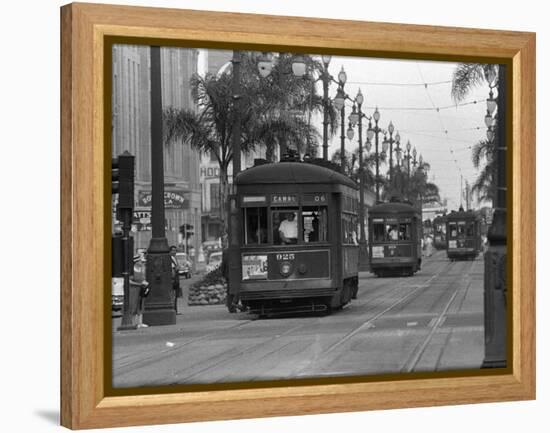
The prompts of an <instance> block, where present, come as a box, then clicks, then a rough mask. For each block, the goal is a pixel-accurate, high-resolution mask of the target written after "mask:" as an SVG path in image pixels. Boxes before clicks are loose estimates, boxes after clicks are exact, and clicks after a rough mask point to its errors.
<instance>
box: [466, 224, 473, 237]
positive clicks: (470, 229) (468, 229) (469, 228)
mask: <svg viewBox="0 0 550 433" xmlns="http://www.w3.org/2000/svg"><path fill="white" fill-rule="evenodd" d="M466 236H469V237H474V223H473V222H470V223H468V225H467V226H466Z"/></svg>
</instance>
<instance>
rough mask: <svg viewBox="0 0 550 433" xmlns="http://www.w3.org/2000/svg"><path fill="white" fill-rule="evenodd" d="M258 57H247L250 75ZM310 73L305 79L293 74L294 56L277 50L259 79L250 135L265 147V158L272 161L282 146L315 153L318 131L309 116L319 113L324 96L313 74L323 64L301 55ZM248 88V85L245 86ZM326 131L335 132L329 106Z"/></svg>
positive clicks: (254, 71) (254, 68)
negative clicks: (271, 63)
mask: <svg viewBox="0 0 550 433" xmlns="http://www.w3.org/2000/svg"><path fill="white" fill-rule="evenodd" d="M259 59H260V56H259V55H258V54H257V53H256V54H255V53H252V54H250V55H249V57H248V70H249V75H250V76H254V75H256V76H257V70H258V61H259ZM303 59H304V61H305V63H306V65H307V69H308V71H309V76H308V77H306V78H309V79H304V78H301V77H296V76H294V75H293V74H292V72H291V71H292V61H293V55H291V54H286V53H280V54H279V57H278V61H277V63H276V65H275V66H274V67H273V69H272V71H271V73H270V74H269V75H268V76H267V77H265V78H263V79H260V80H259V82H258V87H257V89H256V92H255V102H256V104H255V110H254V112H253V114H254V116H255V119H254V121H253V122H251V124H250V126H251V130H250V131H249V132H250V135H251V137H253V138H254V140H255V141H256V142H257V144H259V145H262V146H265V149H266V159H267V160H269V161H273V160H274V156H275V149H276V148H277V147H278V148H281V147H282V146H283V145H284V146H289V147H290V148H294V149H295V150H296V151H297V153H298V154H299V155H304V154H306V153H307V154H309V155H310V156H315V155H316V153H317V152H316V148H317V146H318V144H319V139H320V134H319V131H317V129H316V128H315V127H313V126H312V125H311V121H310V120H311V116H312V114H314V113H322V111H323V109H324V105H323V98H322V97H321V96H320V95H318V94H317V89H316V87H315V81H314V80H313V77H314V76H315V75H318V74H319V73H320V71H321V68H322V65H321V64H320V63H319V62H317V61H315V60H314V59H313V58H311V57H310V56H304V58H303ZM247 88H248V87H247ZM328 117H329V126H330V128H329V134H330V136H332V135H334V134H335V133H336V129H337V125H338V120H337V117H338V116H337V113H336V110H335V109H334V108H333V107H332V106H329V109H328Z"/></svg>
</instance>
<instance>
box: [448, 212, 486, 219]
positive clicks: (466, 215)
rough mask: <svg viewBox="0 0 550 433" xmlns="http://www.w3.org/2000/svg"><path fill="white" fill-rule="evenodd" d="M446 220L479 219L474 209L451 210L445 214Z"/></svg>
mask: <svg viewBox="0 0 550 433" xmlns="http://www.w3.org/2000/svg"><path fill="white" fill-rule="evenodd" d="M446 218H447V221H448V220H461V219H479V216H478V215H477V214H476V213H475V212H474V211H471V210H469V211H460V210H459V211H452V212H451V213H449V214H447V216H446Z"/></svg>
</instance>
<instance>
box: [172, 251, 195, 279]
mask: <svg viewBox="0 0 550 433" xmlns="http://www.w3.org/2000/svg"><path fill="white" fill-rule="evenodd" d="M176 261H177V262H178V265H179V270H178V274H179V275H180V276H182V277H185V278H191V269H192V267H193V263H192V262H191V260H190V259H189V257H188V256H187V254H186V253H176Z"/></svg>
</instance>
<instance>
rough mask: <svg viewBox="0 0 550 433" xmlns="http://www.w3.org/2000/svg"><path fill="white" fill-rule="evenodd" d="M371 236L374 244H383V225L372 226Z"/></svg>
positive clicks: (384, 232) (384, 238) (384, 234)
mask: <svg viewBox="0 0 550 433" xmlns="http://www.w3.org/2000/svg"><path fill="white" fill-rule="evenodd" d="M372 236H373V238H374V242H384V241H385V240H386V230H385V228H384V223H373V224H372Z"/></svg>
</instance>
